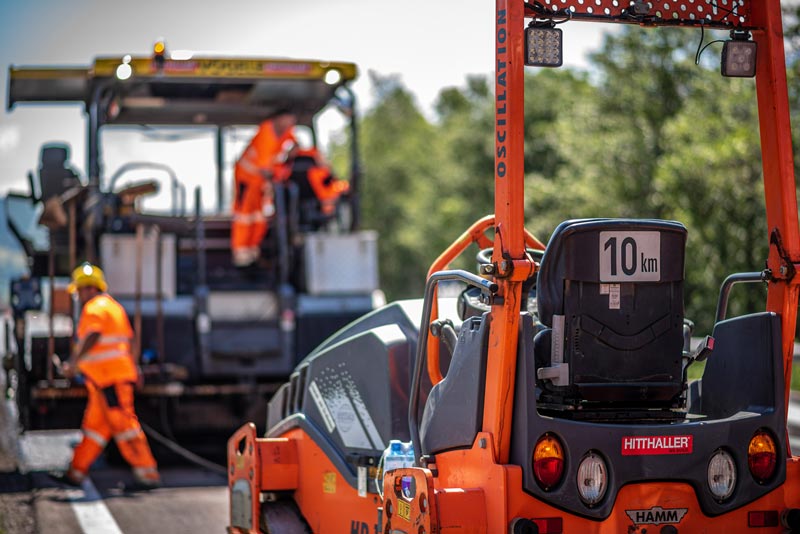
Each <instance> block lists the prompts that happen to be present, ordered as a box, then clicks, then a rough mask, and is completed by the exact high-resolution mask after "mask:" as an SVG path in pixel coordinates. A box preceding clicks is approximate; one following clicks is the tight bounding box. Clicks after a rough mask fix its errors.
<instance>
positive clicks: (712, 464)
mask: <svg viewBox="0 0 800 534" xmlns="http://www.w3.org/2000/svg"><path fill="white" fill-rule="evenodd" d="M735 487H736V464H735V463H734V462H733V457H732V456H731V455H730V454H728V453H727V452H725V451H724V450H722V449H719V450H718V451H717V452H715V453H714V455H713V456H712V457H711V460H710V461H709V462H708V489H710V490H711V493H712V494H713V495H714V497H715V498H716V499H717V500H720V501H724V500H725V499H727V498H728V497H730V496H731V494H732V493H733V488H735Z"/></svg>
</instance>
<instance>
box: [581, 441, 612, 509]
mask: <svg viewBox="0 0 800 534" xmlns="http://www.w3.org/2000/svg"><path fill="white" fill-rule="evenodd" d="M577 483H578V493H580V496H581V500H582V501H583V502H585V503H586V504H588V505H589V506H593V505H595V504H597V503H599V502H600V501H601V500H603V497H604V496H605V494H606V488H607V487H608V469H607V468H606V463H605V462H604V461H603V459H602V458H601V457H600V456H599V455H597V454H596V453H594V452H591V451H590V452H589V454H587V455H586V456H585V457H584V458H583V460H581V463H580V465H579V466H578V480H577Z"/></svg>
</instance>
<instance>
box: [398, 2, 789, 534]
mask: <svg viewBox="0 0 800 534" xmlns="http://www.w3.org/2000/svg"><path fill="white" fill-rule="evenodd" d="M546 3H547V4H551V2H550V0H547V2H546ZM564 3H565V2H559V3H556V2H555V1H553V2H552V4H553V5H554V6H557V7H563V6H562V5H561V4H564ZM569 3H570V4H573V5H575V7H578V10H573V17H572V18H574V19H575V20H582V19H583V20H600V21H604V22H623V21H622V20H620V19H619V18H617V19H614V17H613V16H610V17H609V16H606V17H603V16H601V15H591V13H592V12H594V13H597V14H600V13H605V14H606V15H608V14H609V13H612V15H613V13H619V12H620V10H622V9H623V8H624V7H627V6H628V4H629V2H621V1H616V2H614V1H612V0H595V1H592V2H585V5H583V4H584V2H572V1H571V0H570V2H569ZM677 3H678V2H666V3H664V4H663V5H664V7H665V8H667V6H668V4H677ZM699 3H700V2H698V4H699ZM531 4H532V2H531V3H528V2H525V1H523V0H496V31H495V52H496V65H495V70H496V72H495V76H496V78H495V100H496V102H495V103H496V115H495V218H494V229H495V236H496V238H495V240H494V244H493V246H494V253H493V256H492V261H493V262H494V264H495V265H496V266H497V269H496V272H495V281H496V282H497V285H498V287H499V289H498V292H497V295H498V296H500V297H502V298H500V299H496V300H495V304H493V306H492V321H491V327H490V333H489V349H488V361H487V371H486V376H487V380H486V386H485V388H486V389H485V401H484V412H483V432H482V433H480V434H479V435H478V437H477V439H476V440H475V444H474V446H473V448H472V449H470V450H458V451H451V452H445V453H439V454H437V455H436V464H435V465H430V464H429V465H428V466H427V468H408V469H398V470H395V471H392V472H389V473H388V474H387V475H386V476H385V478H384V492H385V499H384V516H383V517H384V527H387V526H388V524H391V527H392V529H394V530H392V532H405V530H404V528H405V527H404V525H407V526H409V527H411V526H412V525H413V527H411V529H410V530H408V532H412V531H413V532H415V533H416V532H420V533H423V532H424V533H430V532H448V533H450V532H452V533H455V532H464V533H466V532H471V533H501V532H517V530H515V529H514V526H513V525H514V518H529V519H532V520H533V522H534V523H535V524H536V526H537V527H538V528H539V532H558V533H560V532H631V530H630V529H631V528H632V525H631V521H630V520H629V518H628V517H627V516H625V514H624V513H622V514H620V513H619V512H618V511H619V510H625V509H626V508H648V507H653V506H656V505H658V504H664V498H665V497H666V498H672V499H678V500H680V502H681V503H682V506H685V507H687V509H688V511H689V514H688V515H687V516H686V517H687V519H685V520H684V521H682V522H681V523H680V525H679V527H680V531H682V532H686V531H690V532H706V531H707V529H708V528H713V531H714V532H722V531H726V532H727V531H731V530H734V531H739V530H743V529H746V528H747V526H748V513H749V511H753V510H774V509H787V508H792V507H795V508H796V507H797V506H800V483H799V482H800V458H798V457H792V456H791V451H788V454H787V457H788V459H787V473H786V482H785V483H784V484H783V485H782V486H781V487H780V488H778V489H777V490H775V491H773V492H771V493H769V494H767V495H765V496H763V497H762V498H760V499H758V500H757V501H755V502H753V503H751V504H750V505H748V506H746V507H743V508H740V509H737V510H735V511H733V512H730V513H727V514H724V515H722V516H718V517H716V518H714V522H713V527H711V526H710V525H709V524H708V522H709V521H710V520H711V518H709V517H707V516H705V515H704V514H703V512H702V511H701V510H700V507H699V505H698V502H697V499H696V497H695V495H694V490H693V489H692V488H691V487H690V486H689V485H688V484H682V483H674V482H673V483H668V484H665V483H658V484H656V483H653V484H635V485H631V486H627V487H624V488H623V489H622V491H620V493H619V494H618V495H617V501H616V504H615V512H614V513H612V514H611V516H610V517H609V518H607V519H606V520H604V521H596V520H590V519H586V518H582V517H577V516H574V515H571V514H569V513H566V512H564V511H562V510H559V509H557V508H554V507H552V506H550V505H548V504H545V503H543V502H541V501H539V500H537V499H535V498H533V497H531V496H529V495H527V494H525V493H524V492H523V491H522V490H521V487H522V483H521V476H522V473H521V468H520V467H518V466H514V465H506V464H507V462H508V459H509V450H510V438H511V424H510V423H509V421H511V417H512V414H513V402H514V395H513V393H512V392H513V391H514V382H515V379H516V375H515V369H516V357H517V336H518V332H519V309H520V305H519V302H520V299H521V298H522V294H521V289H522V282H523V281H524V280H525V278H526V277H528V276H530V275H531V273H532V272H534V270H535V265H534V264H533V261H532V259H531V258H530V257H529V256H528V255H526V253H525V245H526V239H525V230H524V213H523V207H524V201H523V198H524V196H523V194H524V186H523V177H524V169H523V157H524V153H523V116H524V110H523V103H524V68H523V67H524V64H525V61H524V59H525V55H524V54H525V43H524V27H525V18H526V16H530V14H529V13H528V10H531V9H532V5H531ZM577 4H581V6H582V9H583V11H582V12H580V11H579V10H580V9H581V6H578V5H577ZM590 4H591V7H589V8H587V6H589V5H590ZM623 4H624V6H623ZM746 4H748V5H747V6H745V7H743V10H746V15H747V17H744V18H746V19H747V24H746V26H747V29H748V30H749V31H750V32H752V34H753V38H754V40H755V42H756V43H757V44H758V50H759V52H758V53H759V56H760V58H761V60H760V61H759V62H758V66H757V71H756V86H757V97H758V113H759V122H760V131H761V150H762V161H763V169H764V190H765V198H766V207H767V224H768V236H767V237H768V238H769V240H770V251H769V258H768V262H767V267H768V269H770V270H771V271H772V279H771V280H770V283H769V289H768V297H767V304H766V309H767V310H768V311H772V312H775V313H777V314H779V315H780V317H781V323H782V335H783V338H782V350H783V356H784V358H783V360H784V380H785V383H786V385H787V387H786V398H785V402H786V403H787V406H788V395H789V387H788V386H789V384H790V379H791V365H792V356H793V341H794V334H795V320H796V314H797V304H798V283H799V281H798V278H797V277H795V276H794V273H795V272H796V271H797V268H798V267H800V265H798V262H800V232H799V231H798V215H797V198H796V194H795V179H794V162H793V154H792V146H791V131H790V122H789V101H788V96H787V85H786V69H785V64H784V48H783V35H782V28H781V10H780V1H779V0H759V1H755V2H746ZM661 5H662V4H659V6H661ZM653 9H657V8H653ZM671 9H673V8H671ZM674 9H677V8H674ZM667 15H668V14H665V15H664V16H665V17H666V16H667ZM669 15H671V14H669ZM628 22H630V21H628ZM664 22H666V21H664ZM666 23H667V24H672V22H671V21H670V22H666ZM648 24H653V25H657V22H654V21H649V22H648ZM673 25H674V24H673ZM687 25H688V24H687ZM717 27H719V26H717ZM465 236H466V234H465ZM465 236H462V238H460V239H459V240H458V241H457V242H456V244H458V243H460V242H461V241H463V238H464V237H465ZM454 246H455V244H454ZM462 248H463V247H462ZM434 267H436V264H435V265H434ZM435 270H436V269H434V268H432V272H433V271H435ZM429 363H430V362H429ZM436 370H438V369H436ZM429 371H431V373H430V374H431V377H432V379H433V378H435V374H434V371H435V370H431V369H429ZM434 382H435V380H434ZM403 477H405V480H406V483H408V481H409V480H410V479H413V480H414V484H415V487H416V488H417V491H416V497H415V498H414V499H407V498H406V497H405V496H404V495H403V493H402V491H401V490H400V488H401V485H402V479H403ZM398 515H399V516H400V517H403V519H404V520H403V521H400V520H398V519H397V518H398ZM393 519H394V520H393ZM406 519H407V520H406ZM656 528H658V527H656ZM509 529H511V530H509ZM687 529H688V530H687ZM777 530H778V531H780V530H781V528H780V527H778V528H777ZM520 531H521V532H522V531H525V530H524V529H522V530H520ZM635 531H637V532H638V531H639V530H638V528H637V529H635ZM676 532H677V531H676Z"/></svg>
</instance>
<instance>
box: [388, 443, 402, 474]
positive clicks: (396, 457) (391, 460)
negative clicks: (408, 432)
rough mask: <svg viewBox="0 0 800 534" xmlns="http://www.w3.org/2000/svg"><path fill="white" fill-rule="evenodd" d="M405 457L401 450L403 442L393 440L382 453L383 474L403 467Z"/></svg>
mask: <svg viewBox="0 0 800 534" xmlns="http://www.w3.org/2000/svg"><path fill="white" fill-rule="evenodd" d="M405 460H406V455H405V451H404V450H403V442H402V441H400V440H399V439H393V440H391V441H390V442H389V446H388V447H387V448H386V450H385V451H384V452H383V472H384V473H386V472H387V471H391V470H392V469H398V468H400V467H405Z"/></svg>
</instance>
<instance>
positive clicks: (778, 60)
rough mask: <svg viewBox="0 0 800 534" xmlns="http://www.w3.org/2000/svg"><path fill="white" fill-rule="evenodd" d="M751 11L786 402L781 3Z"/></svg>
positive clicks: (789, 325)
mask: <svg viewBox="0 0 800 534" xmlns="http://www.w3.org/2000/svg"><path fill="white" fill-rule="evenodd" d="M751 15H752V18H753V22H754V23H755V25H756V26H758V27H759V28H762V29H761V30H759V31H756V32H754V39H755V41H756V42H757V43H758V65H757V70H756V90H757V94H758V118H759V122H760V126H761V128H760V130H761V159H762V165H763V168H764V196H765V200H766V205H767V230H768V231H769V234H770V241H771V244H770V250H769V258H768V266H769V268H770V269H771V270H772V274H773V281H772V282H770V284H769V293H768V296H767V310H769V311H773V312H775V313H779V314H781V323H782V331H783V354H784V380H785V383H786V403H787V406H788V402H789V385H790V384H791V378H792V356H793V346H794V345H793V342H794V334H795V320H796V318H797V298H798V287H797V283H798V281H797V279H796V277H795V278H794V279H792V273H794V264H797V263H798V262H800V232H799V231H798V219H797V195H796V192H795V177H794V158H793V155H792V136H791V126H790V121H789V98H788V95H787V88H786V64H785V63H784V49H783V30H782V27H781V6H780V1H779V0H763V1H761V2H753V3H752V13H751ZM776 238H777V239H776Z"/></svg>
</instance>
